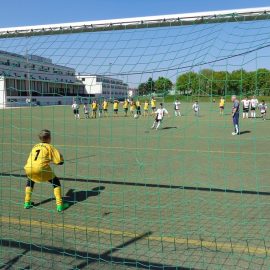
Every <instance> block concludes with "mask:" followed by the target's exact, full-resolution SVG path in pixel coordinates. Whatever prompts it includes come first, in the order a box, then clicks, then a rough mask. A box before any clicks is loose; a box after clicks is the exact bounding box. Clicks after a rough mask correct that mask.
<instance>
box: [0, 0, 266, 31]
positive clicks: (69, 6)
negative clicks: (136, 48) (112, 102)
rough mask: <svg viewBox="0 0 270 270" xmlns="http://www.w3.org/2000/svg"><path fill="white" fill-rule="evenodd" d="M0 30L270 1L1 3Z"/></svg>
mask: <svg viewBox="0 0 270 270" xmlns="http://www.w3.org/2000/svg"><path fill="white" fill-rule="evenodd" d="M0 3H1V16H0V28H1V27H12V26H25V25H37V24H52V23H63V22H79V21H91V20H99V19H100V20H102V19H114V18H126V17H137V16H151V15H163V14H175V13H185V12H199V11H210V10H224V9H236V8H237V9H238V8H250V7H264V6H270V1H269V0H256V1H254V0H226V1H225V0H9V1H6V0H0Z"/></svg>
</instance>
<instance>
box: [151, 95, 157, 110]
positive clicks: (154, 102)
mask: <svg viewBox="0 0 270 270" xmlns="http://www.w3.org/2000/svg"><path fill="white" fill-rule="evenodd" d="M156 104H157V102H156V99H155V98H154V97H152V98H151V109H152V114H155V111H156V107H157V105H156Z"/></svg>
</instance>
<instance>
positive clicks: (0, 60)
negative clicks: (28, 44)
mask: <svg viewBox="0 0 270 270" xmlns="http://www.w3.org/2000/svg"><path fill="white" fill-rule="evenodd" d="M0 75H4V76H7V77H19V78H24V79H26V78H27V79H32V80H34V79H36V80H50V81H56V82H69V83H74V82H75V81H76V77H75V70H74V69H72V68H69V67H64V66H60V65H56V64H53V63H52V61H51V59H47V58H44V57H40V56H35V55H29V56H27V57H25V56H22V55H18V54H12V53H8V52H4V51H0Z"/></svg>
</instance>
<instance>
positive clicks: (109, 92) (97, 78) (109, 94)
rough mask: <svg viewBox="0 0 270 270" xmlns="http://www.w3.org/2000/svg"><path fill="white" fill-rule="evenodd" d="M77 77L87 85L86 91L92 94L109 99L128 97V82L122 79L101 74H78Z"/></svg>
mask: <svg viewBox="0 0 270 270" xmlns="http://www.w3.org/2000/svg"><path fill="white" fill-rule="evenodd" d="M77 78H78V79H79V80H80V81H81V82H82V83H83V84H84V85H85V91H86V93H87V94H88V95H90V96H95V97H104V98H107V99H113V98H117V99H124V98H126V97H128V91H129V89H128V84H126V83H124V82H123V81H122V80H118V79H114V78H110V77H105V76H101V75H91V76H89V75H87V76H83V75H78V76H77Z"/></svg>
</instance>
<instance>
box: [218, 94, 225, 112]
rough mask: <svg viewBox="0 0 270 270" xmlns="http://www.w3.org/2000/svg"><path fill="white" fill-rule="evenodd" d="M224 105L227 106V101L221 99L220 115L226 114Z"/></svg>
mask: <svg viewBox="0 0 270 270" xmlns="http://www.w3.org/2000/svg"><path fill="white" fill-rule="evenodd" d="M224 105H225V99H224V98H223V97H221V98H220V101H219V114H220V115H223V114H224Z"/></svg>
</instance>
